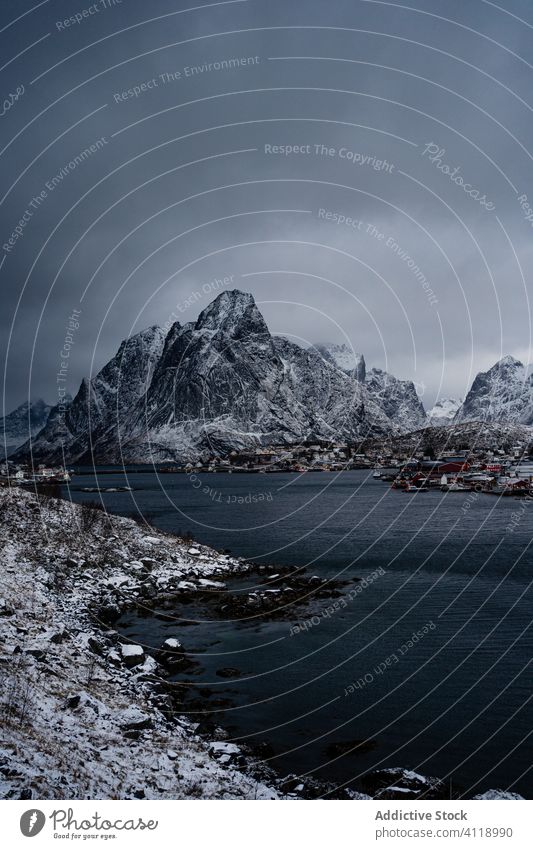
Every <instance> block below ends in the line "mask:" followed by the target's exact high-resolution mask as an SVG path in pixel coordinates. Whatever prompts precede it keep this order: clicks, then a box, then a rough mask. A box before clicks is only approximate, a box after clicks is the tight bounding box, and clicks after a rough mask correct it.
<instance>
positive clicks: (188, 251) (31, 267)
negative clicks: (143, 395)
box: [0, 0, 533, 409]
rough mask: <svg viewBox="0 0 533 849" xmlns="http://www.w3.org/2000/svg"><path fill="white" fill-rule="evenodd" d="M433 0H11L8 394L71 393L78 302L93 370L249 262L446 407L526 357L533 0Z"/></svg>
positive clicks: (297, 305)
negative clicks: (507, 361) (69, 338)
mask: <svg viewBox="0 0 533 849" xmlns="http://www.w3.org/2000/svg"><path fill="white" fill-rule="evenodd" d="M414 3H415V5H413V6H412V7H408V6H407V5H405V6H403V7H402V6H400V4H397V3H395V2H375V1H374V0H370V2H360V1H359V0H346V1H345V2H342V0H328V2H324V0H290V2H287V0H283V1H282V2H281V0H237V2H226V3H209V4H201V3H199V2H198V3H196V2H194V3H193V2H191V0H188V2H183V0H179V2H176V0H151V2H150V3H146V2H144V0H122V2H121V3H118V2H115V3H114V2H113V0H105V2H104V0H97V2H96V3H93V4H92V5H91V3H89V2H84V0H80V2H67V0H48V2H41V3H37V4H36V3H35V0H3V2H2V6H1V9H2V11H1V20H0V39H1V40H2V41H1V44H2V49H1V52H0V55H1V57H2V64H3V68H2V70H1V76H2V88H1V91H2V99H3V101H4V103H3V106H2V108H1V109H0V111H2V112H3V114H2V116H1V117H0V121H1V122H2V132H1V135H0V144H1V157H0V169H1V175H2V179H1V206H2V209H1V243H2V248H1V251H0V260H1V262H2V266H1V269H0V281H1V293H2V310H1V313H0V316H1V317H0V320H1V323H2V343H3V353H4V362H5V371H4V397H5V404H6V407H7V409H10V408H11V407H13V406H14V405H16V404H18V403H20V402H21V401H23V400H25V399H26V398H27V397H28V395H30V396H31V397H38V396H44V397H45V398H46V399H47V400H49V401H50V402H56V401H57V383H56V373H57V371H58V369H59V367H60V362H61V359H62V357H61V350H62V348H63V340H64V338H65V327H66V325H67V323H68V319H69V316H70V315H71V314H72V311H73V310H78V311H81V312H80V313H79V324H80V326H79V329H78V330H77V331H76V332H75V338H74V343H73V345H72V347H71V349H70V357H69V366H68V380H69V389H70V391H71V392H72V394H74V393H75V392H76V390H77V388H78V385H79V382H80V380H81V378H82V377H83V376H84V375H90V374H91V373H93V374H94V373H95V371H97V370H98V369H99V368H100V367H101V366H102V365H103V364H105V362H106V361H107V360H108V359H109V358H110V357H111V356H112V355H113V354H114V353H115V352H116V349H117V348H118V345H119V343H120V340H121V339H123V338H125V337H127V336H129V335H130V334H132V333H134V332H137V331H138V330H141V329H142V328H144V327H146V326H148V325H151V324H160V325H166V324H168V322H169V321H171V320H173V317H174V314H176V315H178V317H179V320H180V321H182V322H186V321H191V320H193V319H195V318H196V316H197V315H198V313H199V312H200V311H201V309H203V308H204V307H205V306H206V305H207V304H208V303H209V301H210V300H212V299H213V297H215V296H216V294H218V292H219V291H221V290H222V289H223V288H225V287H228V286H229V287H231V288H240V289H243V290H246V291H250V292H252V293H253V295H254V297H255V298H256V300H257V302H258V305H259V307H260V309H261V310H262V312H263V314H264V315H265V318H266V320H267V322H268V324H269V326H270V328H271V331H272V332H274V333H281V334H285V335H289V336H291V337H292V338H293V339H294V340H296V341H299V342H300V343H301V344H304V345H307V344H310V343H313V342H325V341H334V342H343V341H344V342H346V343H347V344H349V345H351V346H353V348H354V350H355V351H360V352H363V353H364V355H365V358H366V361H367V364H368V365H369V366H372V365H376V366H379V367H382V368H386V369H387V370H388V371H391V372H392V373H393V374H395V375H397V376H398V377H401V378H410V379H412V380H414V381H415V382H416V385H417V387H418V389H419V392H420V394H421V396H422V400H423V402H424V404H425V405H426V407H428V406H430V405H431V404H432V403H433V402H434V400H435V398H437V397H446V396H449V395H454V396H464V394H465V392H466V391H467V389H468V387H469V385H470V383H471V380H472V378H473V376H474V374H475V373H476V372H477V371H478V370H479V369H484V368H486V367H488V366H489V365H491V364H492V363H494V362H495V361H496V360H497V359H499V358H500V357H501V356H502V355H503V354H507V353H511V354H514V355H515V356H518V357H519V358H521V359H523V360H524V361H525V362H527V361H528V360H529V355H530V354H529V352H530V332H531V327H530V322H531V311H530V305H529V300H528V292H529V291H530V288H531V256H532V250H533V248H532V245H533V238H532V237H533V229H532V224H533V221H531V222H530V221H528V220H527V215H528V214H531V217H532V219H533V211H531V210H528V206H527V204H528V203H529V204H530V205H531V207H533V180H532V179H531V178H532V175H533V167H532V166H533V153H532V151H531V144H530V143H531V139H532V138H533V134H532V128H533V111H532V110H533V97H532V96H531V92H532V90H533V86H532V82H533V64H530V62H529V60H530V59H531V58H532V53H531V49H530V45H531V39H532V37H533V8H532V7H531V4H530V3H528V2H527V0H508V2H506V3H505V9H503V5H502V6H500V7H499V6H498V4H495V3H492V2H485V0H471V2H468V3H465V2H464V0H424V2H422V0H418V2H417V0H414ZM416 6H418V7H419V8H418V10H417V8H416ZM191 7H195V8H191ZM26 12H27V14H25V13H26ZM76 16H77V17H76ZM69 18H70V20H67V19H69ZM236 60H238V61H236ZM202 68H203V70H201V69H202ZM200 71H201V72H200ZM98 140H100V141H99V142H98ZM97 142H98V144H97ZM91 146H92V147H91ZM276 146H277V147H276ZM288 146H293V148H297V150H295V151H293V152H290V153H287V148H288ZM83 151H88V152H86V153H85V154H83V155H82V156H81V157H80V154H82V152H83ZM54 176H57V177H58V179H56V180H55V181H54V182H51V181H52V180H53V178H54ZM461 182H462V183H463V184H461ZM47 184H48V185H47ZM465 184H466V185H465ZM50 187H51V188H50ZM528 193H529V198H524V195H527V194H528ZM37 196H40V198H39V201H40V202H36V201H33V198H35V197H37ZM342 216H344V218H345V219H350V220H349V221H344V222H343V221H342V218H341V217H342ZM339 219H340V220H339ZM224 278H228V279H227V280H224ZM217 281H218V282H217Z"/></svg>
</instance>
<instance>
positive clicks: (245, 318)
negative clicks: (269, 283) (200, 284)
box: [195, 289, 270, 338]
mask: <svg viewBox="0 0 533 849" xmlns="http://www.w3.org/2000/svg"><path fill="white" fill-rule="evenodd" d="M195 329H196V330H203V331H205V330H207V331H210V332H213V333H222V334H224V335H225V336H231V337H235V338H242V337H245V336H251V335H261V336H265V335H267V336H270V333H269V330H268V327H267V325H266V322H265V320H264V318H263V316H262V314H261V313H260V311H259V309H258V308H257V304H256V303H255V300H254V297H253V295H251V294H250V293H249V292H241V291H240V289H229V290H226V291H224V292H221V294H220V295H218V296H217V297H216V298H215V300H214V301H212V302H211V303H210V304H209V306H207V307H206V308H205V310H203V311H202V312H201V313H200V315H199V316H198V319H197V321H196V325H195Z"/></svg>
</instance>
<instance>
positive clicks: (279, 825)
mask: <svg viewBox="0 0 533 849" xmlns="http://www.w3.org/2000/svg"><path fill="white" fill-rule="evenodd" d="M532 814H533V803H532V802H529V801H510V800H498V801H475V802H472V801H470V802H456V801H454V802H429V801H428V802H420V803H419V804H417V803H416V802H412V801H411V802H392V801H391V802H375V801H312V802H311V801H283V802H272V801H270V802H269V801H257V802H255V801H243V802H237V801H199V800H198V801H197V800H184V801H150V800H142V801H107V800H106V801H45V802H43V801H35V800H30V801H28V802H21V801H4V802H1V803H0V816H1V822H2V845H3V846H5V847H6V848H7V847H9V849H12V847H20V846H25V847H28V846H34V847H35V849H37V847H49V846H55V847H57V846H61V845H65V844H66V845H68V846H72V844H78V845H80V846H81V845H85V846H87V845H92V846H103V845H107V846H116V847H117V849H119V847H126V846H127V847H130V846H131V847H146V849H149V848H150V847H157V849H166V847H167V846H169V847H170V846H172V847H179V846H187V849H190V848H191V847H195V846H200V847H202V849H204V847H208V846H210V845H213V847H216V849H272V847H273V846H274V847H275V849H285V847H288V846H289V845H291V844H292V845H294V844H297V845H298V846H301V847H305V849H324V847H328V846H331V845H332V844H333V843H335V844H336V845H338V846H342V847H343V849H344V847H349V846H353V847H354V849H355V847H357V849H366V847H370V846H375V847H383V849H390V848H391V847H397V849H399V848H400V847H404V846H405V847H408V849H430V847H432V849H438V847H442V848H443V849H445V847H455V846H457V847H467V846H470V847H476V846H479V847H483V846H487V845H490V846H492V847H494V846H496V847H501V849H507V847H512V849H531V847H532V846H533V836H532V834H531V819H532ZM32 840H34V841H35V842H34V843H32V842H31V841H32ZM67 841H68V842H67Z"/></svg>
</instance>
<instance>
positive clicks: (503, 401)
mask: <svg viewBox="0 0 533 849" xmlns="http://www.w3.org/2000/svg"><path fill="white" fill-rule="evenodd" d="M465 421H487V422H508V423H510V424H525V425H531V424H533V377H532V376H530V377H528V376H527V373H526V369H525V368H524V365H523V364H522V363H521V362H520V360H517V359H515V358H514V357H511V356H506V357H503V359H501V360H499V361H498V362H497V363H496V364H495V365H493V366H492V368H490V369H489V370H488V371H484V372H479V374H478V375H477V376H476V378H475V380H474V382H473V384H472V388H471V389H470V392H469V393H468V395H467V396H466V398H465V400H464V403H463V404H462V406H461V407H460V408H459V410H458V411H457V413H456V415H455V418H454V422H455V423H458V422H465Z"/></svg>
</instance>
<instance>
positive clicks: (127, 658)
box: [120, 643, 145, 668]
mask: <svg viewBox="0 0 533 849" xmlns="http://www.w3.org/2000/svg"><path fill="white" fill-rule="evenodd" d="M120 654H121V656H122V660H123V661H124V663H125V664H126V666H128V667H130V668H131V667H132V666H138V665H139V664H140V663H143V662H144V657H145V655H144V649H143V647H142V646H136V645H133V644H131V643H128V644H127V645H121V646H120Z"/></svg>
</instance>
